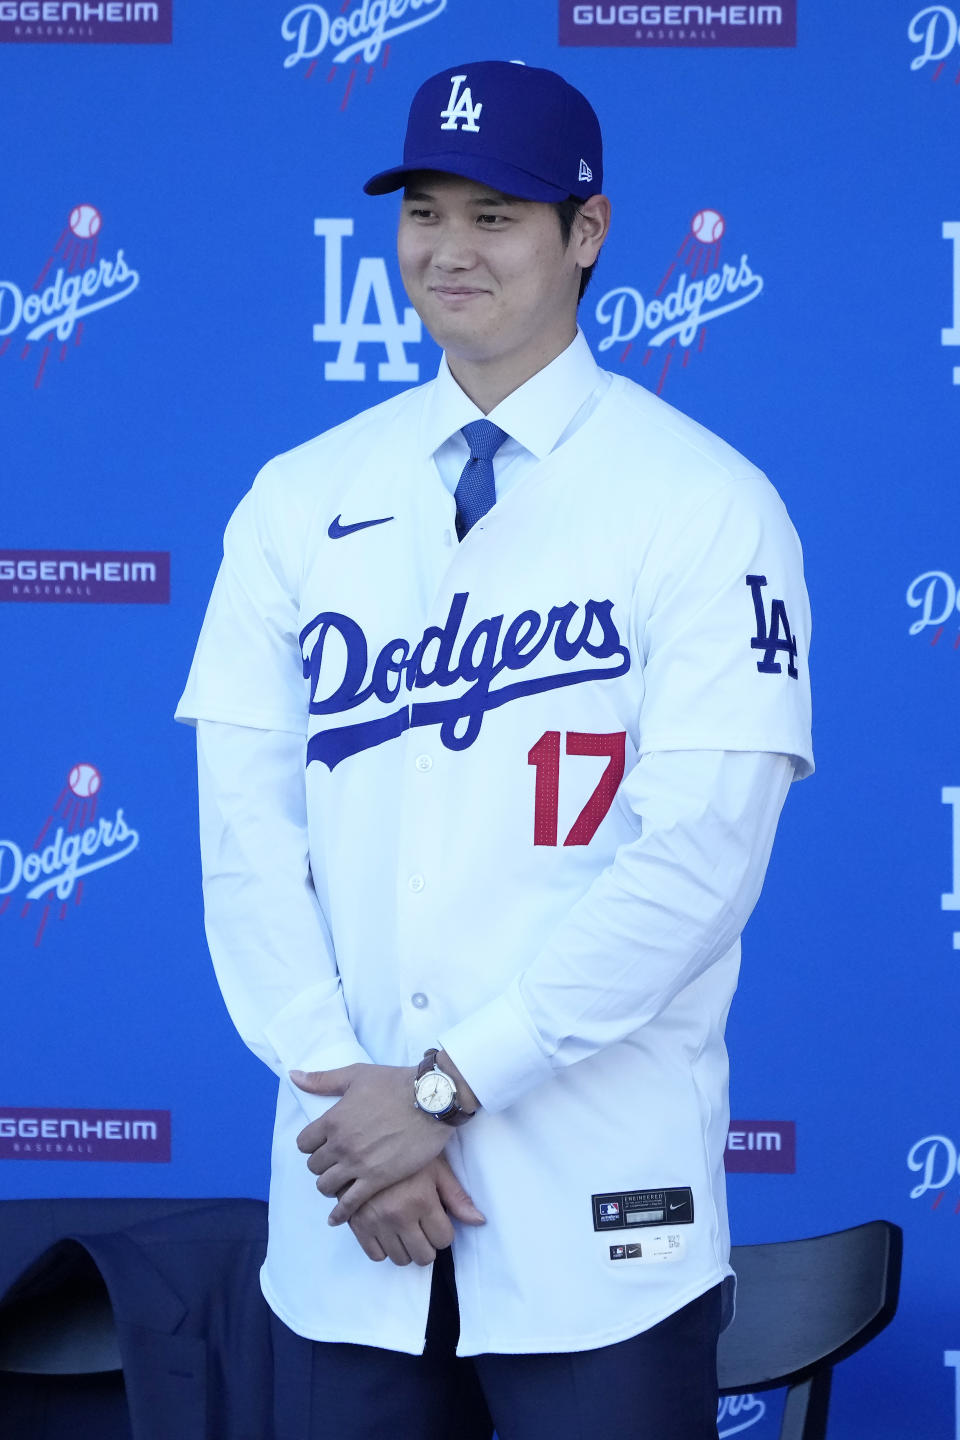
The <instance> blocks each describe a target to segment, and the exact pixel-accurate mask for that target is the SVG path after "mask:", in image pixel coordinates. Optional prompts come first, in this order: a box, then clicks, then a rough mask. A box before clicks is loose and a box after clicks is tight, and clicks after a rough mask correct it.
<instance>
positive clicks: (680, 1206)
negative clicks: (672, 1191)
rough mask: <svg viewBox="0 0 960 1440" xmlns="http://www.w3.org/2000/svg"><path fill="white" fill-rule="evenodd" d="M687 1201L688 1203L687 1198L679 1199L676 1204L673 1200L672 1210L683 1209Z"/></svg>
mask: <svg viewBox="0 0 960 1440" xmlns="http://www.w3.org/2000/svg"><path fill="white" fill-rule="evenodd" d="M686 1203H687V1202H686V1200H678V1201H677V1203H676V1205H674V1204H673V1203H672V1202H671V1205H670V1209H671V1210H682V1209H683V1207H684V1206H685V1205H686Z"/></svg>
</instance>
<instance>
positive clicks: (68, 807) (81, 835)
mask: <svg viewBox="0 0 960 1440" xmlns="http://www.w3.org/2000/svg"><path fill="white" fill-rule="evenodd" d="M102 788H103V777H102V776H101V774H100V771H99V770H98V769H97V767H96V766H95V765H91V764H90V763H89V762H87V761H79V762H78V763H77V764H76V765H74V766H72V767H71V770H70V773H69V775H68V776H67V780H66V784H65V785H64V787H63V789H62V790H61V791H60V794H59V795H58V796H57V798H56V800H55V801H54V803H53V805H52V806H51V807H50V810H49V812H48V814H47V816H46V819H45V820H44V822H43V824H42V825H41V827H40V830H39V831H38V833H37V837H36V839H35V840H34V841H33V842H32V844H31V845H27V846H24V845H20V844H19V843H18V842H17V841H16V840H3V839H0V916H4V915H14V914H18V915H19V918H20V919H21V920H27V921H30V923H31V924H33V923H36V927H37V928H36V932H35V935H34V941H33V943H34V946H37V945H39V944H40V941H41V940H42V939H43V932H44V930H45V929H46V927H47V922H48V921H49V920H50V918H51V916H52V915H53V914H54V913H55V912H56V914H57V917H58V919H59V920H65V919H66V917H67V914H68V911H69V907H70V906H71V905H73V906H77V905H79V904H80V902H81V900H82V898H83V894H84V885H85V883H86V878H87V877H88V876H89V875H92V874H93V873H94V872H95V871H98V870H104V869H106V868H107V866H112V865H116V864H118V863H119V862H120V861H121V860H126V859H127V858H128V856H130V855H132V854H133V852H134V850H136V848H137V846H138V845H139V843H140V836H139V835H138V833H137V831H136V830H134V829H133V828H132V827H131V826H130V825H128V824H127V821H126V819H125V818H124V814H123V810H122V809H117V810H114V811H112V812H110V811H107V812H106V813H102V812H101V813H99V814H98V809H99V808H100V802H101V798H102V795H101V792H102Z"/></svg>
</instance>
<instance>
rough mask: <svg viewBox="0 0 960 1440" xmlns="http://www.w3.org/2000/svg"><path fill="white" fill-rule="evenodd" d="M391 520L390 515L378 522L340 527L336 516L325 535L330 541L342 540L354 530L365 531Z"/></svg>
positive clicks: (359, 522)
mask: <svg viewBox="0 0 960 1440" xmlns="http://www.w3.org/2000/svg"><path fill="white" fill-rule="evenodd" d="M393 518H394V517H393V516H392V515H384V516H382V517H381V519H379V520H357V521H356V522H355V524H353V525H341V524H340V516H339V515H338V516H337V518H336V519H335V520H331V521H330V528H329V530H328V531H327V534H328V535H329V536H330V539H331V540H342V539H343V537H344V535H352V534H353V533H354V531H355V530H366V529H367V527H368V526H370V525H386V523H387V521H388V520H392V519H393Z"/></svg>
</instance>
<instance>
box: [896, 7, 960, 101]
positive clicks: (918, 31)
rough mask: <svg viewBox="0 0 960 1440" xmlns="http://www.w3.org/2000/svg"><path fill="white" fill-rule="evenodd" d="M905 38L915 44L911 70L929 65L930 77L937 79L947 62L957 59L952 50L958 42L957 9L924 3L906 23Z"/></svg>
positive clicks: (958, 78) (959, 33) (959, 31)
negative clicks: (907, 23) (908, 22)
mask: <svg viewBox="0 0 960 1440" xmlns="http://www.w3.org/2000/svg"><path fill="white" fill-rule="evenodd" d="M907 37H908V38H909V39H910V40H911V41H912V43H913V45H914V47H915V50H914V54H913V58H912V59H911V61H910V69H911V70H922V69H923V68H924V66H926V65H932V66H933V72H932V75H931V77H930V78H931V79H932V80H939V79H940V76H941V75H942V74H943V71H944V67H945V65H946V63H947V61H948V60H954V59H957V57H956V56H955V55H954V51H955V50H956V49H957V46H958V44H960V22H958V18H957V13H956V11H955V10H953V8H952V7H951V6H949V5H926V6H924V8H923V9H922V10H918V11H917V13H916V15H914V17H913V19H912V20H911V21H910V24H909V25H908V26H907ZM957 80H960V68H958V70H957V72H956V76H955V80H954V83H956V82H957Z"/></svg>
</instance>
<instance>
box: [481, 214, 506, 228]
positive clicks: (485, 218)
mask: <svg viewBox="0 0 960 1440" xmlns="http://www.w3.org/2000/svg"><path fill="white" fill-rule="evenodd" d="M506 218H507V217H506V216H505V215H496V214H494V215H478V216H477V219H478V220H480V221H482V223H483V224H484V225H487V226H490V225H496V226H499V225H500V224H501V223H502V222H504V221H505V220H506Z"/></svg>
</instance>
